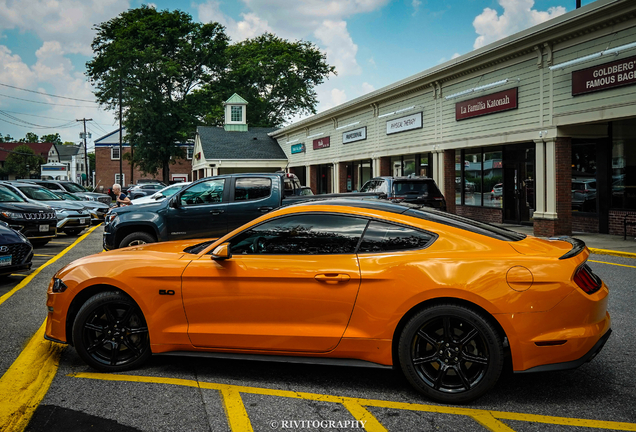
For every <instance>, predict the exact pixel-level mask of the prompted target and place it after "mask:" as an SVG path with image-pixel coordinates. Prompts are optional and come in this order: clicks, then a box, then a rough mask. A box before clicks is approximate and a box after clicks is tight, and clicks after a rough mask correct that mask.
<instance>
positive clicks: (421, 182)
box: [360, 177, 446, 211]
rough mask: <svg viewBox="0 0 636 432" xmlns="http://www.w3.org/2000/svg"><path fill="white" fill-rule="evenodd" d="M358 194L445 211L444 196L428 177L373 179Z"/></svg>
mask: <svg viewBox="0 0 636 432" xmlns="http://www.w3.org/2000/svg"><path fill="white" fill-rule="evenodd" d="M360 192H376V193H383V194H386V198H388V199H390V200H394V201H403V202H407V203H411V204H417V205H422V206H426V207H432V208H436V209H439V210H443V211H446V200H445V199H444V195H442V192H440V190H439V189H438V187H437V185H436V184H435V180H433V179H432V178H428V177H375V178H372V179H371V180H369V181H367V182H366V183H365V184H364V185H363V186H362V188H360Z"/></svg>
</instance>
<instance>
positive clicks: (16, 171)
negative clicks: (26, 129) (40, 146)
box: [4, 144, 45, 178]
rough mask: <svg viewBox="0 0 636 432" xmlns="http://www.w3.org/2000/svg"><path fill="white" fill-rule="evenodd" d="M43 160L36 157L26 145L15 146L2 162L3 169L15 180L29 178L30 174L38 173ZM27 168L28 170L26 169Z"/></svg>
mask: <svg viewBox="0 0 636 432" xmlns="http://www.w3.org/2000/svg"><path fill="white" fill-rule="evenodd" d="M44 162H45V160H44V159H43V158H42V157H40V156H38V155H36V154H35V152H34V151H33V150H32V149H31V148H30V147H29V146H27V145H26V144H24V145H19V146H17V147H16V148H15V149H14V150H13V151H12V152H11V153H9V155H8V156H7V159H6V160H5V162H4V168H5V170H6V171H7V173H9V174H13V175H15V176H16V177H17V178H29V174H30V173H31V172H40V165H42V164H43V163H44ZM27 167H28V168H27Z"/></svg>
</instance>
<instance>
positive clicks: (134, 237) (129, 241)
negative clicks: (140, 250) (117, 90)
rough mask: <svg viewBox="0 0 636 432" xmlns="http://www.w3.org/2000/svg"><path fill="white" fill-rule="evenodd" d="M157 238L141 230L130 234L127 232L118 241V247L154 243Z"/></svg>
mask: <svg viewBox="0 0 636 432" xmlns="http://www.w3.org/2000/svg"><path fill="white" fill-rule="evenodd" d="M156 241H157V240H155V238H154V237H153V236H152V235H150V234H148V233H146V232H143V231H139V232H134V233H132V234H128V235H127V236H126V237H124V239H123V240H122V241H121V243H119V247H120V248H123V247H128V246H139V245H142V244H146V243H154V242H156Z"/></svg>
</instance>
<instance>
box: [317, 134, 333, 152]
mask: <svg viewBox="0 0 636 432" xmlns="http://www.w3.org/2000/svg"><path fill="white" fill-rule="evenodd" d="M330 138H331V137H325V138H318V139H315V140H314V150H318V149H322V148H327V147H329V145H330V143H329V140H330Z"/></svg>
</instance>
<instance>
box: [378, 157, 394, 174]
mask: <svg viewBox="0 0 636 432" xmlns="http://www.w3.org/2000/svg"><path fill="white" fill-rule="evenodd" d="M379 160H380V175H381V176H390V175H392V174H393V173H392V172H391V157H390V156H385V157H381V158H380V159H379Z"/></svg>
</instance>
